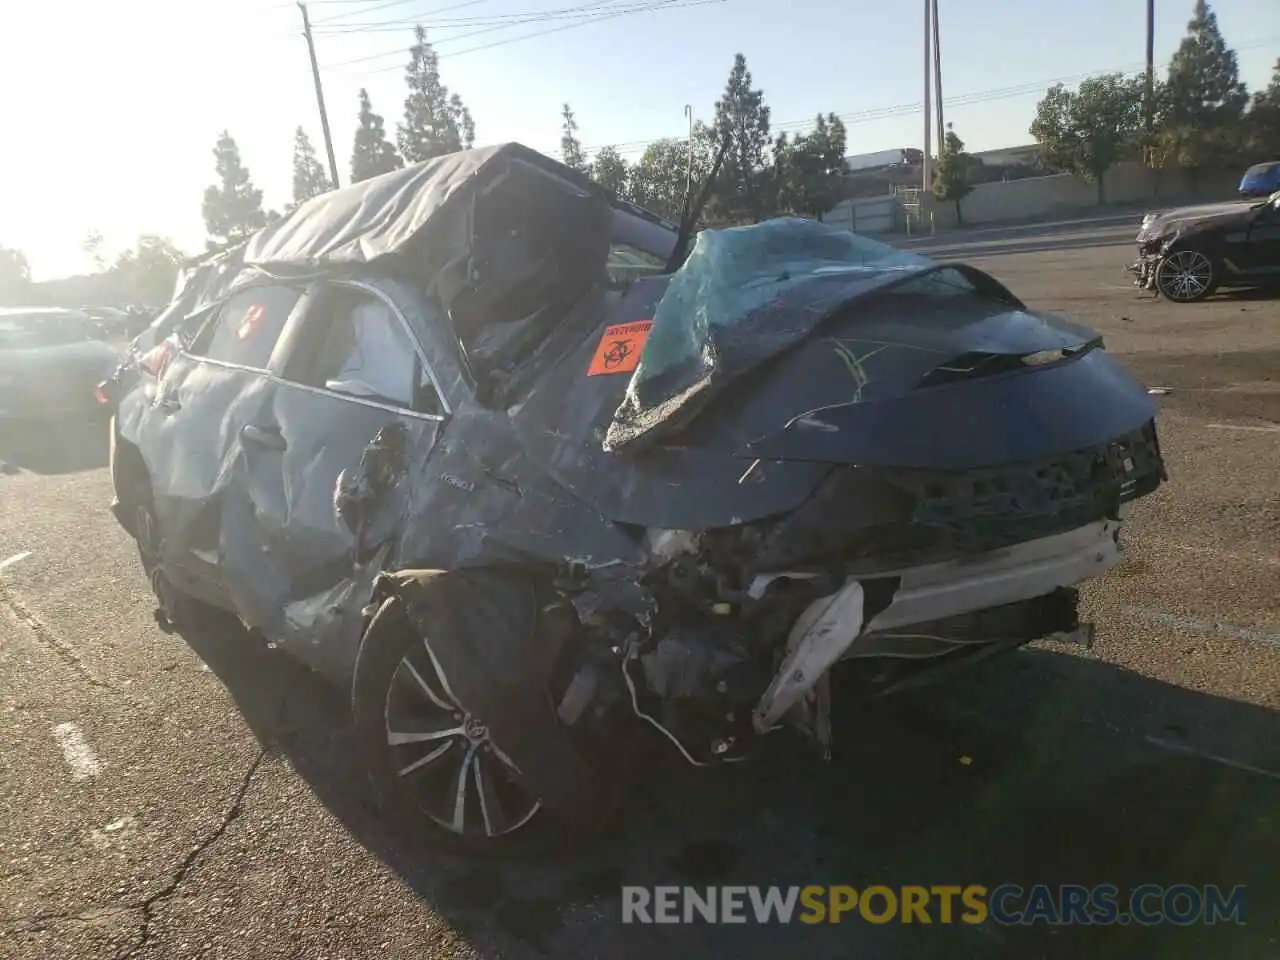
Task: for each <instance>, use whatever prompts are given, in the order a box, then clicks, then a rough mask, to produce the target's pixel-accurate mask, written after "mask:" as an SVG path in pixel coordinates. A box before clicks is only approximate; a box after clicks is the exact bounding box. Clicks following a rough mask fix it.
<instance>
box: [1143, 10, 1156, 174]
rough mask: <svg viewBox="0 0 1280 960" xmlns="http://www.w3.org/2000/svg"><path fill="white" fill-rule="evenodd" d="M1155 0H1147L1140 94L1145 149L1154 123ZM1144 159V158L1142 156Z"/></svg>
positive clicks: (1153, 132)
mask: <svg viewBox="0 0 1280 960" xmlns="http://www.w3.org/2000/svg"><path fill="white" fill-rule="evenodd" d="M1155 99H1156V0H1147V76H1146V84H1145V89H1144V90H1143V96H1142V126H1143V129H1144V131H1145V132H1146V135H1147V137H1146V139H1147V149H1148V150H1150V149H1151V140H1152V138H1153V137H1154V135H1155V125H1156V118H1155V113H1156V104H1155ZM1144 159H1145V158H1144Z"/></svg>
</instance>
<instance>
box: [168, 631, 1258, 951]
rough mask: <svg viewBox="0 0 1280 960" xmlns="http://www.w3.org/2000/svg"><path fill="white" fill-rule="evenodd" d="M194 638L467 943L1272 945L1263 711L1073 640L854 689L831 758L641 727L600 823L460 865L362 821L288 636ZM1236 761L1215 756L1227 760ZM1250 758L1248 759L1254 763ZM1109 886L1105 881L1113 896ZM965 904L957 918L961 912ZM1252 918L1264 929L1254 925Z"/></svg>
mask: <svg viewBox="0 0 1280 960" xmlns="http://www.w3.org/2000/svg"><path fill="white" fill-rule="evenodd" d="M227 630H228V628H227V625H226V624H224V623H217V624H215V623H210V624H209V625H208V626H207V628H204V627H202V628H198V629H196V630H192V631H188V636H187V638H186V639H187V641H188V642H189V643H190V645H191V646H192V648H193V649H194V650H195V652H196V653H197V654H198V655H199V656H201V657H202V658H203V659H204V660H205V662H206V663H207V664H208V665H209V667H210V668H211V669H212V670H213V671H214V672H215V673H216V674H217V675H218V677H219V678H220V679H221V680H222V682H223V683H224V684H225V685H226V687H227V688H228V690H229V691H230V692H231V694H232V695H233V697H234V698H235V700H236V702H237V705H238V707H239V709H240V711H241V713H242V714H243V716H244V718H245V720H246V722H247V723H248V724H249V726H250V727H251V728H252V729H253V731H254V733H255V734H256V736H257V737H258V738H259V739H260V740H261V742H262V743H263V744H264V745H266V746H267V747H268V749H270V750H272V751H274V752H276V753H278V754H281V755H283V756H285V757H287V758H288V760H289V763H290V765H291V767H292V768H293V769H294V770H295V771H296V772H297V773H298V775H299V776H301V777H303V778H304V779H305V780H306V781H307V783H308V784H309V786H310V787H311V789H312V790H313V791H314V794H315V795H316V797H318V798H319V799H320V801H321V802H323V803H324V805H325V806H326V807H327V808H328V809H329V810H330V811H332V813H333V814H334V815H335V816H336V817H338V818H339V819H340V821H341V822H342V823H343V824H344V825H345V826H346V828H347V829H348V830H350V831H351V833H352V834H353V835H354V836H355V837H356V838H357V840H358V841H359V842H360V843H361V844H362V845H363V846H364V847H365V848H366V849H368V850H370V851H371V852H372V853H374V854H375V855H376V856H378V857H379V858H380V859H381V860H382V861H383V862H384V863H385V864H387V865H388V866H389V867H390V868H391V869H392V870H394V871H395V872H396V873H397V874H398V875H399V876H400V877H401V878H402V879H403V880H404V882H405V883H407V884H408V885H410V886H411V887H412V888H413V889H414V890H415V891H416V892H417V894H418V895H419V896H420V897H421V898H422V899H423V901H424V902H425V903H426V904H429V905H430V907H431V909H432V910H433V911H434V913H435V914H437V915H438V916H439V917H441V918H442V919H444V920H445V921H447V922H448V923H450V924H451V925H452V926H453V927H454V928H455V929H456V930H458V931H459V932H460V933H461V934H462V935H464V936H466V937H467V938H468V939H469V940H470V941H471V942H472V943H473V944H474V945H475V947H476V949H477V950H478V952H480V953H481V954H482V955H485V956H512V955H526V956H538V955H554V956H557V957H561V956H564V957H577V956H582V957H587V956H610V957H632V956H635V957H652V956H655V955H662V954H667V955H672V956H707V957H715V956H724V957H739V958H743V957H756V956H759V957H766V956H767V957H774V956H778V955H780V954H781V953H782V952H785V951H788V950H797V949H802V950H804V951H806V952H807V953H808V954H810V955H811V956H810V960H813V958H816V957H843V956H848V955H849V951H850V950H851V949H852V944H853V943H854V942H856V943H857V945H858V955H859V956H860V957H862V956H867V957H875V956H894V957H902V956H911V957H955V956H966V957H971V958H983V960H985V958H993V960H995V958H999V960H1005V958H1008V960H1014V958H1017V960H1024V958H1046V960H1047V958H1064V960H1066V958H1074V957H1080V956H1086V955H1087V956H1103V955H1105V956H1107V957H1129V956H1159V957H1161V958H1162V960H1163V958H1170V957H1204V956H1210V955H1212V956H1215V957H1223V958H1233V957H1241V958H1243V957H1261V956H1264V955H1275V950H1276V943H1277V940H1276V939H1274V938H1275V937H1276V936H1277V933H1278V932H1280V931H1277V929H1276V927H1275V926H1274V923H1275V922H1276V919H1277V917H1276V914H1275V911H1274V908H1273V907H1271V908H1269V907H1268V905H1269V904H1270V905H1274V904H1275V903H1276V902H1277V899H1278V898H1280V877H1277V874H1276V871H1275V869H1274V865H1275V863H1276V862H1278V860H1280V824H1277V821H1276V810H1277V809H1280V774H1276V773H1274V772H1272V773H1268V771H1276V770H1280V757H1278V756H1277V754H1278V753H1280V737H1277V733H1278V732H1280V723H1278V722H1277V715H1276V713H1275V712H1273V711H1270V710H1267V709H1264V708H1262V707H1258V706H1253V705H1249V704H1244V703H1240V702H1237V701H1232V700H1227V699H1223V698H1219V697H1214V696H1209V695H1205V694H1201V693H1197V692H1194V691H1190V690H1186V689H1184V688H1180V687H1175V686H1172V685H1168V684H1165V683H1161V682H1159V681H1156V680H1152V679H1149V678H1146V677H1143V676H1140V675H1138V674H1135V673H1132V672H1129V671H1125V670H1122V669H1119V668H1117V667H1115V666H1112V665H1108V664H1105V663H1103V662H1101V661H1098V660H1096V659H1093V658H1091V657H1088V656H1081V655H1076V654H1074V653H1066V652H1060V651H1055V650H1049V649H1028V650H1024V651H1020V652H1018V653H1016V654H1012V655H1009V656H1007V657H1005V658H1003V659H998V660H996V661H993V662H991V663H989V664H987V665H985V666H982V667H975V668H974V670H973V671H971V672H970V673H969V674H968V675H966V676H964V677H962V678H960V679H959V680H957V681H953V682H952V683H951V684H950V685H949V686H948V687H946V688H941V687H939V688H933V689H931V690H927V691H922V692H920V693H917V694H912V695H910V696H907V695H904V696H903V698H902V699H895V700H892V701H884V702H883V704H882V705H879V706H875V707H866V706H862V707H859V708H857V709H852V708H850V707H849V701H848V698H845V699H844V700H843V701H842V700H841V699H839V694H840V691H841V690H842V689H843V687H842V685H841V684H840V683H839V682H837V683H836V684H835V685H834V686H835V687H836V690H837V692H836V696H837V699H836V701H835V702H836V704H837V708H838V709H837V711H836V716H835V718H834V721H835V738H836V753H835V756H834V758H833V761H832V762H831V764H829V765H824V764H822V763H821V761H820V760H818V759H817V758H816V757H814V756H813V755H812V754H811V753H810V752H809V751H808V750H806V749H805V748H804V747H803V746H801V744H800V743H799V742H798V741H793V740H788V739H787V738H786V736H785V735H784V736H782V737H780V738H778V739H777V741H776V744H775V743H771V744H770V750H769V751H768V752H767V753H766V754H765V755H763V756H761V757H759V758H757V760H756V761H755V762H752V763H746V764H737V765H726V766H722V767H717V768H711V769H702V770H698V769H693V768H690V767H688V766H685V765H683V761H678V760H677V759H676V758H675V757H674V756H673V753H674V751H672V750H670V748H669V747H668V746H667V745H665V743H661V744H659V743H658V742H657V741H656V739H655V746H654V752H653V754H652V756H650V757H645V758H643V760H642V761H641V762H638V763H636V764H635V765H634V767H633V769H635V770H636V771H638V773H637V776H636V786H635V790H634V795H633V798H632V800H631V801H629V806H628V808H627V809H626V810H624V811H623V813H622V815H621V817H620V819H619V823H618V825H617V826H616V827H615V828H614V829H613V830H612V831H611V832H610V833H608V834H606V835H605V836H604V837H602V838H600V840H599V841H598V842H597V843H595V844H593V845H592V846H590V847H589V848H587V849H583V850H580V851H578V852H576V853H571V854H566V855H565V856H563V857H561V858H559V859H554V860H545V861H539V862H524V863H495V862H478V861H466V860H461V859H458V858H455V857H450V856H445V855H442V854H440V853H438V852H434V851H432V850H430V849H427V848H425V847H424V846H422V845H421V844H420V843H418V842H416V841H415V840H414V839H413V838H407V837H405V836H404V835H403V834H397V833H396V832H395V831H394V830H393V829H392V827H391V826H390V825H389V824H387V823H384V822H382V821H381V820H380V819H379V816H378V812H377V809H376V805H375V803H374V802H373V800H372V795H371V790H370V788H369V787H368V782H367V780H366V778H365V776H364V774H363V771H362V766H361V759H360V757H359V755H358V749H357V746H356V742H355V739H354V737H353V735H352V732H351V729H350V726H349V724H348V723H347V719H346V716H347V709H346V702H345V697H344V696H343V695H342V694H341V693H340V692H339V691H336V690H334V689H333V688H332V687H331V686H329V685H328V684H326V683H325V682H323V681H321V680H320V679H318V678H317V677H316V676H315V675H314V674H311V673H310V672H309V671H308V670H306V668H303V667H301V666H299V665H297V664H296V663H295V662H294V661H293V660H292V659H291V658H289V657H288V656H287V655H285V654H284V653H283V652H282V651H279V650H273V649H269V648H268V647H267V646H266V645H261V644H259V645H254V644H245V643H244V642H243V640H242V638H235V640H234V641H233V640H231V639H228V637H227ZM1233 764H1234V765H1233ZM1251 767H1252V768H1255V769H1250V768H1251ZM975 883H976V884H983V885H986V886H987V887H988V888H994V887H996V886H998V885H1000V884H1002V883H1017V884H1020V885H1022V886H1023V887H1024V888H1030V887H1031V886H1033V885H1035V884H1048V885H1050V886H1051V887H1053V889H1055V890H1056V889H1057V886H1058V885H1059V884H1084V885H1092V884H1100V883H1110V884H1115V885H1116V886H1117V887H1119V888H1120V890H1121V891H1122V892H1123V891H1127V890H1130V889H1132V888H1133V887H1134V886H1136V885H1138V884H1143V883H1159V884H1165V885H1171V884H1175V883H1190V884H1195V885H1203V884H1210V883H1214V884H1219V885H1221V886H1222V887H1224V888H1226V889H1228V890H1229V889H1230V888H1232V887H1234V886H1236V885H1238V884H1244V885H1246V886H1247V888H1248V889H1247V891H1246V910H1245V919H1246V921H1247V925H1246V926H1237V925H1233V924H1232V925H1222V924H1219V925H1217V926H1204V925H1201V926H1195V927H1176V926H1171V925H1168V924H1165V925H1162V926H1156V927H1141V926H1128V925H1113V926H1109V927H1096V926H1047V925H1045V924H1043V923H1041V924H1036V925H1033V926H1025V927H1018V926H1008V925H1006V926H999V925H995V924H994V923H992V922H991V921H988V922H987V923H984V924H981V925H978V926H966V925H964V924H960V923H953V924H951V925H945V924H940V923H939V922H938V919H937V913H936V912H935V914H934V916H935V920H934V923H933V924H932V925H931V926H929V927H924V926H921V925H919V924H916V925H914V926H909V925H902V924H897V923H890V924H881V925H876V924H870V923H867V922H866V921H865V920H863V919H860V918H858V917H857V916H856V911H855V915H854V916H853V917H852V918H845V922H844V923H843V924H841V925H840V926H834V927H833V926H832V925H829V924H828V925H822V926H807V925H803V924H798V923H792V924H788V925H781V924H776V923H775V924H767V925H757V924H754V923H748V924H745V925H719V926H709V925H705V924H690V925H667V926H650V925H644V926H640V925H629V926H623V924H622V923H621V891H620V888H621V886H622V885H623V884H634V885H645V886H656V885H687V886H697V887H705V886H706V885H709V884H710V885H720V884H746V885H751V884H758V885H764V886H768V885H774V884H776V885H781V886H784V887H785V886H790V885H799V886H804V885H808V884H848V885H852V886H854V887H857V888H859V889H862V888H865V887H866V886H868V885H873V884H881V885H886V886H889V887H891V888H896V887H899V886H901V885H904V884H922V885H925V886H931V885H937V884H958V885H967V884H975ZM1123 896H1124V894H1123V893H1122V900H1121V903H1122V905H1123V903H1124V902H1125V901H1124V900H1123ZM957 915H958V912H957ZM1268 924H1273V925H1272V926H1268Z"/></svg>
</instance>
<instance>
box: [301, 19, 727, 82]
mask: <svg viewBox="0 0 1280 960" xmlns="http://www.w3.org/2000/svg"><path fill="white" fill-rule="evenodd" d="M620 2H621V0H588V2H586V3H583V4H579V5H578V6H576V7H566V8H564V9H563V10H562V11H559V13H558V14H557V16H563V15H565V14H570V13H573V12H575V11H586V10H589V9H595V10H600V9H602V8H606V7H609V6H610V5H611V4H616V3H620ZM672 2H674V0H661V2H660V3H658V4H656V5H658V6H661V5H663V4H668V3H672ZM720 2H725V0H720ZM654 5H655V4H653V3H650V4H643V5H639V6H636V5H633V6H631V7H628V8H626V10H621V11H619V10H618V9H617V8H614V9H612V10H606V15H604V16H597V15H596V14H586V16H588V17H597V18H598V19H609V18H610V17H612V16H617V15H620V14H621V13H641V12H643V11H645V10H647V9H651V8H652V7H653V6H654ZM527 16H528V17H529V18H530V19H527V20H524V21H520V22H503V23H497V24H494V25H492V26H487V27H483V28H481V29H479V30H472V31H470V32H468V33H459V34H454V35H453V36H450V37H440V38H438V39H432V40H431V46H432V47H438V46H440V45H441V44H445V43H455V42H457V41H458V40H465V39H467V38H469V37H477V36H481V35H483V34H487V33H494V32H496V31H498V30H509V29H511V28H512V27H517V26H522V25H524V24H525V23H538V22H540V20H539V18H540V17H542V16H544V15H543V14H537V13H530V14H528V15H527ZM548 19H556V17H554V16H553V17H550V18H548ZM591 22H594V21H593V20H591V19H587V20H585V21H583V22H582V23H574V24H570V26H575V27H576V26H585V25H586V24H587V23H591ZM432 27H433V28H434V24H432ZM541 35H542V34H541V33H533V34H529V35H527V36H525V37H512V38H511V42H516V41H519V40H521V39H529V38H530V37H536V36H541ZM481 49H485V47H482V48H481ZM408 52H409V48H408V47H405V46H400V47H397V48H396V49H394V50H381V51H378V52H377V53H370V54H365V55H364V56H361V57H352V58H351V59H349V60H339V61H338V62H336V63H329V64H324V65H323V66H322V69H325V70H336V69H341V68H343V67H348V66H351V65H353V64H357V63H371V62H373V61H375V60H385V59H387V58H389V57H401V58H403V57H404V56H405V55H406V54H407V53H408ZM451 55H453V54H452V53H449V54H442V57H444V56H451ZM399 69H401V65H400V64H397V65H396V66H395V67H388V68H386V69H385V70H371V71H368V73H370V74H372V73H385V72H386V70H399ZM366 75H367V74H365V73H361V74H359V76H366Z"/></svg>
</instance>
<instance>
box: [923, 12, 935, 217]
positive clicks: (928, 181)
mask: <svg viewBox="0 0 1280 960" xmlns="http://www.w3.org/2000/svg"><path fill="white" fill-rule="evenodd" d="M932 12H933V0H924V161H923V163H921V164H920V168H921V169H920V173H921V183H920V189H921V191H922V192H924V193H928V192H929V191H930V190H931V189H933V177H932V176H931V175H930V174H931V172H932V171H931V170H930V168H931V167H932V163H931V162H930V154H931V153H932V152H933V144H932V143H931V142H930V141H931V139H932V137H933V111H932V110H931V109H930V107H929V100H930V98H931V96H932V87H931V85H930V83H929V79H930V78H929V72H930V68H931V67H932V59H933V58H932V56H931V55H930V52H929V48H930V43H929V40H930V36H931V31H930V26H931V23H930V21H932V19H933V16H932Z"/></svg>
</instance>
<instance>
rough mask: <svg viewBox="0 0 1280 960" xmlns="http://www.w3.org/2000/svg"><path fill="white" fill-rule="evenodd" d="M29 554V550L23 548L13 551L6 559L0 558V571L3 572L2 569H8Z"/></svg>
mask: <svg viewBox="0 0 1280 960" xmlns="http://www.w3.org/2000/svg"><path fill="white" fill-rule="evenodd" d="M29 556H31V551H30V550H23V551H22V552H21V553H15V554H14V555H13V556H12V557H9V558H8V559H6V560H0V573H4V571H6V570H8V569H9V568H10V567H12V566H14V565H15V564H18V563H21V562H22V561H23V560H25V559H27V557H29Z"/></svg>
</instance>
